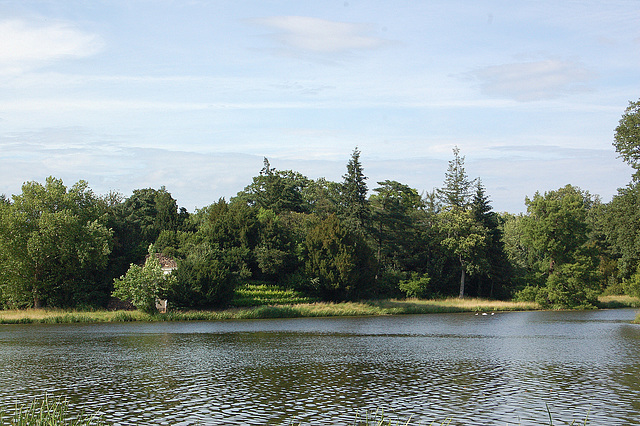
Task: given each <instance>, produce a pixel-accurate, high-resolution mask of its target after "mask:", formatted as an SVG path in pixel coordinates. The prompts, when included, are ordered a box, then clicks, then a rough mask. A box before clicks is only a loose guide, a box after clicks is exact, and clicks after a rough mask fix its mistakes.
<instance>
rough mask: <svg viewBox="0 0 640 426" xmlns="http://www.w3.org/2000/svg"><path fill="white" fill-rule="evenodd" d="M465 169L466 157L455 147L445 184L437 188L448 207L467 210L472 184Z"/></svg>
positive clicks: (443, 202) (442, 200)
mask: <svg viewBox="0 0 640 426" xmlns="http://www.w3.org/2000/svg"><path fill="white" fill-rule="evenodd" d="M473 183H474V181H473V180H469V177H468V176H467V172H466V171H465V169H464V157H462V156H460V149H459V148H458V147H457V146H456V147H455V148H453V160H451V161H449V167H448V169H447V172H446V173H445V178H444V186H443V187H442V188H440V189H438V190H437V192H438V196H439V198H440V200H441V202H442V204H443V205H444V206H445V208H448V209H457V210H465V209H466V208H467V207H468V205H469V202H470V200H471V195H472V189H471V187H472V185H473Z"/></svg>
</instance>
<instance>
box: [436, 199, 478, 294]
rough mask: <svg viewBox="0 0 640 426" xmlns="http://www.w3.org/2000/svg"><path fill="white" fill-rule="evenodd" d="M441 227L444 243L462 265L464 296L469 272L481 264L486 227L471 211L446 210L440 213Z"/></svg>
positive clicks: (461, 287)
mask: <svg viewBox="0 0 640 426" xmlns="http://www.w3.org/2000/svg"><path fill="white" fill-rule="evenodd" d="M439 219H440V229H441V230H442V232H443V233H444V235H445V237H444V239H443V240H442V245H443V246H444V247H445V248H447V249H448V250H449V251H450V252H451V253H452V254H453V255H454V256H455V257H456V258H457V260H458V262H459V265H460V292H459V294H458V296H459V297H460V298H463V297H464V294H465V280H466V275H467V274H473V273H475V272H477V271H478V270H479V268H480V265H481V260H482V257H481V250H482V249H483V248H484V247H485V245H486V229H485V228H484V227H483V226H482V225H480V224H479V223H478V222H476V221H475V219H474V218H473V214H472V213H471V212H470V211H461V210H457V209H453V210H445V211H443V212H442V213H440V215H439Z"/></svg>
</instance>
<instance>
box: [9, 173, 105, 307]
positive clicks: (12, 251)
mask: <svg viewBox="0 0 640 426" xmlns="http://www.w3.org/2000/svg"><path fill="white" fill-rule="evenodd" d="M105 211H106V207H105V205H104V203H102V201H101V200H100V199H99V198H98V197H96V196H95V195H94V194H93V192H92V191H91V190H90V189H89V187H88V184H87V183H86V182H85V181H79V182H77V183H76V184H75V185H73V186H72V187H71V188H69V189H68V188H67V187H66V186H65V185H64V183H63V182H62V180H60V179H55V178H53V177H49V178H47V180H46V183H45V184H44V185H42V184H40V183H37V182H27V183H25V184H24V185H23V186H22V194H20V195H15V196H14V197H13V203H2V208H1V209H0V215H1V216H0V260H1V261H2V265H3V269H4V271H3V273H2V275H3V280H2V283H0V285H1V286H2V293H3V295H4V298H5V301H6V303H8V304H9V305H10V306H14V307H24V306H29V305H31V306H33V307H36V308H38V307H42V306H77V305H78V304H100V303H101V302H103V299H104V298H105V297H107V296H108V290H107V289H105V288H102V287H101V286H100V284H101V280H100V275H101V273H102V272H103V271H104V269H105V267H106V264H107V256H108V255H109V252H110V251H111V241H112V240H111V231H110V230H109V229H107V227H106V226H105V225H104V222H105Z"/></svg>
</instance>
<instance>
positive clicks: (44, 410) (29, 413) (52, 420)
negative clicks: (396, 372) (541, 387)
mask: <svg viewBox="0 0 640 426" xmlns="http://www.w3.org/2000/svg"><path fill="white" fill-rule="evenodd" d="M546 410H547V415H548V416H549V426H553V425H554V421H553V417H552V415H551V410H550V409H549V405H546ZM411 420H412V418H411V417H409V418H408V419H407V420H400V419H398V418H396V419H393V418H391V417H389V416H388V415H387V414H385V412H384V410H382V409H376V411H375V412H369V411H365V413H364V415H360V413H359V412H358V413H356V415H355V419H354V421H353V422H352V423H349V424H348V426H410V425H412V424H413V423H412V422H411ZM452 421H453V419H451V418H447V419H445V420H443V421H442V422H440V421H433V422H431V423H430V424H429V426H438V425H439V426H448V425H450V424H451V422H452ZM588 421H589V413H587V415H586V417H585V419H584V422H580V423H578V422H577V421H576V420H573V421H572V422H571V423H570V425H575V426H578V425H583V426H586V425H587V424H588ZM7 422H8V423H7ZM0 424H2V425H4V424H10V425H12V426H90V425H94V426H103V425H106V423H105V422H104V420H103V419H102V416H100V415H99V414H96V415H92V416H86V415H84V414H82V415H80V416H76V417H74V416H71V415H70V413H69V403H68V401H67V400H65V399H61V398H49V397H48V396H45V397H44V399H42V400H40V401H38V400H34V401H33V402H32V403H30V404H23V405H20V406H16V408H15V410H14V412H13V413H12V414H10V415H7V414H6V413H5V412H4V411H3V410H1V409H0ZM289 424H290V425H294V424H295V423H293V422H290V423H289ZM564 424H567V423H564ZM296 425H297V426H302V423H297V424H296Z"/></svg>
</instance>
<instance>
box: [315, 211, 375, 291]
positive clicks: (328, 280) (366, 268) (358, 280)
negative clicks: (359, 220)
mask: <svg viewBox="0 0 640 426" xmlns="http://www.w3.org/2000/svg"><path fill="white" fill-rule="evenodd" d="M305 248H306V252H307V260H306V271H307V275H308V276H309V277H311V282H312V283H314V285H315V288H314V289H313V290H315V292H317V295H319V296H320V297H322V298H323V299H325V300H344V299H352V298H358V297H362V296H363V295H364V293H365V292H366V286H367V284H370V283H371V282H372V281H373V264H372V257H371V253H370V251H369V248H368V246H367V245H366V244H365V242H364V240H363V239H362V237H361V236H360V235H359V234H358V233H356V232H354V231H352V230H351V229H349V228H347V227H345V226H344V225H342V224H341V222H340V219H339V218H338V217H336V216H335V215H330V216H328V217H327V218H326V219H324V220H323V221H322V222H320V223H319V224H318V225H317V226H316V227H315V228H313V229H312V230H311V231H310V232H309V233H308V234H307V238H306V240H305Z"/></svg>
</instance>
